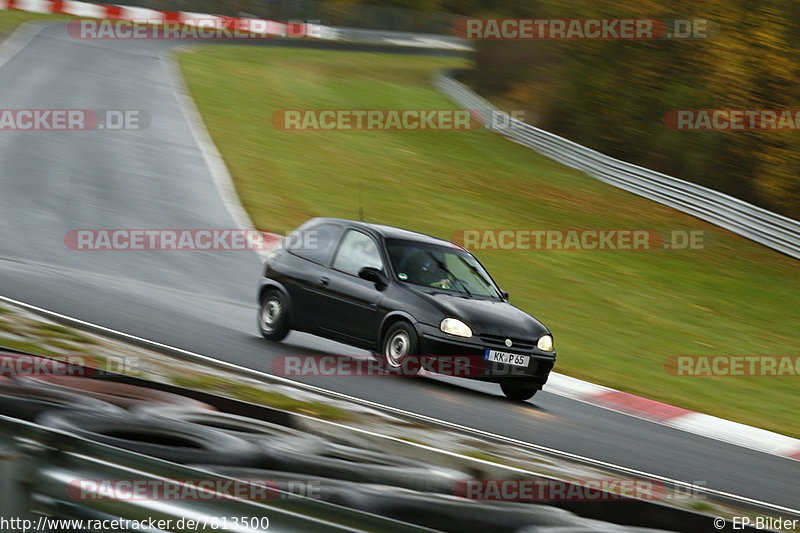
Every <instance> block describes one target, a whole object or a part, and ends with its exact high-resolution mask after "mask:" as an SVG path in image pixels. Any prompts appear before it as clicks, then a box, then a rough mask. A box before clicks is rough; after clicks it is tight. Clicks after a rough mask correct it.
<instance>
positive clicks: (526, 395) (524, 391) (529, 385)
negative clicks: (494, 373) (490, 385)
mask: <svg viewBox="0 0 800 533" xmlns="http://www.w3.org/2000/svg"><path fill="white" fill-rule="evenodd" d="M500 389H501V390H502V391H503V394H505V395H506V397H507V398H508V399H509V400H514V401H515V402H524V401H525V400H530V399H531V398H533V396H534V395H535V394H536V393H537V392H538V391H540V390H541V385H539V384H538V383H536V382H535V381H530V380H527V379H521V378H517V379H504V380H502V381H501V382H500Z"/></svg>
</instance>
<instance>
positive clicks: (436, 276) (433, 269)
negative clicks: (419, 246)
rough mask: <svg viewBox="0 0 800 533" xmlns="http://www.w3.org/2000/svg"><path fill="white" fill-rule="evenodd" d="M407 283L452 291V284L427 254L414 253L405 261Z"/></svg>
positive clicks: (434, 260)
mask: <svg viewBox="0 0 800 533" xmlns="http://www.w3.org/2000/svg"><path fill="white" fill-rule="evenodd" d="M406 268H407V271H406V275H407V276H408V281H410V282H411V283H416V284H417V285H426V286H428V287H436V288H438V289H445V290H452V289H453V282H452V280H451V279H450V276H448V275H447V273H446V272H444V271H443V270H442V269H441V268H439V266H438V265H437V264H436V259H435V258H434V257H432V256H431V254H429V253H427V252H416V253H414V255H412V256H411V257H410V258H408V260H407V261H406Z"/></svg>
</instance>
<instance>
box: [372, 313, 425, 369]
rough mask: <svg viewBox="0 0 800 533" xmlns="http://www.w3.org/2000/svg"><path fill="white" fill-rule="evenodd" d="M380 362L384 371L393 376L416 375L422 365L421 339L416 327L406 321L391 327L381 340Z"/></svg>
mask: <svg viewBox="0 0 800 533" xmlns="http://www.w3.org/2000/svg"><path fill="white" fill-rule="evenodd" d="M378 360H379V361H380V363H381V365H382V366H383V368H384V370H386V371H387V372H390V373H392V374H399V375H404V376H413V375H416V373H417V372H418V371H419V369H420V366H421V364H420V360H419V337H418V336H417V332H416V330H415V329H414V326H412V325H411V324H409V323H408V322H406V321H404V320H402V321H400V322H395V323H394V324H392V325H391V326H389V328H388V329H387V330H386V333H385V334H384V335H383V338H382V339H381V351H380V355H379V359H378Z"/></svg>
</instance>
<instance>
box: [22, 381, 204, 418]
mask: <svg viewBox="0 0 800 533" xmlns="http://www.w3.org/2000/svg"><path fill="white" fill-rule="evenodd" d="M17 381H18V382H20V383H24V384H25V385H29V386H31V387H42V388H47V389H51V390H61V391H65V392H71V393H74V394H80V395H81V396H85V397H87V398H96V399H98V400H103V401H104V402H108V403H112V404H114V405H117V406H119V407H124V408H126V409H129V408H133V407H138V406H141V405H150V404H164V405H169V406H172V407H182V408H183V409H206V410H210V411H214V410H215V409H214V407H213V406H211V405H209V404H207V403H204V402H201V401H199V400H194V399H192V398H187V397H186V396H181V395H179V394H174V393H171V392H166V391H161V390H157V389H151V388H148V387H141V386H139V385H131V384H128V383H120V382H118V381H111V380H105V379H92V378H84V377H79V376H49V375H42V376H33V377H24V378H18V379H17Z"/></svg>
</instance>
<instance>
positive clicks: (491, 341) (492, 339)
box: [480, 333, 535, 350]
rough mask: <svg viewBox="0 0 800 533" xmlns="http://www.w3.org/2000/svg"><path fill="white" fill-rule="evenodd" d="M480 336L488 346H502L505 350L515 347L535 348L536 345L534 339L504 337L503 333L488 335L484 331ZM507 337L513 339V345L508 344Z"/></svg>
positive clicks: (523, 348) (521, 348)
mask: <svg viewBox="0 0 800 533" xmlns="http://www.w3.org/2000/svg"><path fill="white" fill-rule="evenodd" d="M480 338H481V341H483V343H484V344H486V345H487V346H492V347H495V346H496V347H498V348H502V349H504V350H508V349H511V350H513V349H514V348H516V349H518V350H533V347H534V346H535V344H534V343H533V341H530V340H523V339H515V338H514V337H504V336H502V335H488V334H485V333H484V334H481V336H480ZM506 339H511V342H512V343H513V344H512V345H511V348H509V347H508V346H506Z"/></svg>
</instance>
